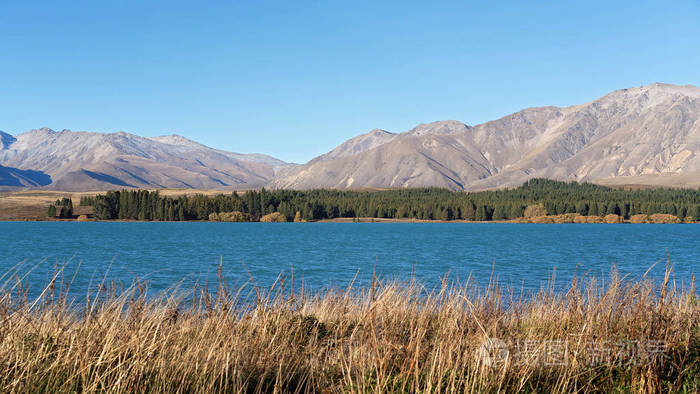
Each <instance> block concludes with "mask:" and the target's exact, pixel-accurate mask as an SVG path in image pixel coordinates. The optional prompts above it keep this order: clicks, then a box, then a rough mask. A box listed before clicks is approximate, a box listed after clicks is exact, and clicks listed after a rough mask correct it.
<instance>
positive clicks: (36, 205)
mask: <svg viewBox="0 0 700 394" xmlns="http://www.w3.org/2000/svg"><path fill="white" fill-rule="evenodd" d="M94 194H95V193H72V192H54V191H20V192H0V220H24V219H30V220H38V219H46V210H47V208H48V206H49V205H50V204H51V203H53V202H55V201H56V200H57V199H61V198H63V197H68V198H71V199H73V203H74V204H75V205H78V202H79V201H80V197H81V196H84V195H94Z"/></svg>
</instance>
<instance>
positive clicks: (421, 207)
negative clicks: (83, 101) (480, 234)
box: [81, 179, 700, 221]
mask: <svg viewBox="0 0 700 394" xmlns="http://www.w3.org/2000/svg"><path fill="white" fill-rule="evenodd" d="M81 205H92V206H94V212H95V216H96V217H97V218H99V219H134V220H169V221H182V220H207V219H208V218H209V216H210V214H212V213H221V212H241V213H244V214H246V215H249V217H250V218H251V220H254V221H256V220H259V219H260V218H261V217H262V216H264V215H266V214H270V213H273V212H280V213H282V214H283V215H284V216H285V217H286V218H287V219H288V220H290V221H291V220H293V219H294V218H295V216H297V219H298V218H299V216H301V218H302V219H303V220H308V221H311V220H320V219H333V218H339V217H345V218H354V217H373V218H396V219H401V218H414V219H428V220H455V219H462V220H476V221H489V220H504V219H515V218H518V217H522V216H523V213H524V211H525V208H526V207H528V206H532V205H539V206H541V207H543V209H544V211H546V213H547V214H549V215H558V214H563V213H577V214H579V215H583V216H587V215H596V216H604V215H607V214H617V215H620V216H622V217H624V218H629V217H630V216H632V215H635V214H640V213H641V214H654V213H664V214H671V215H675V216H677V217H679V218H681V219H684V218H686V217H689V218H691V219H692V220H700V190H697V189H671V188H654V189H638V190H623V189H619V188H610V187H605V186H599V185H594V184H590V183H577V182H558V181H552V180H547V179H532V180H530V181H528V182H526V183H525V184H523V185H522V186H520V187H516V188H512V189H504V190H493V191H483V192H474V193H465V192H454V191H449V190H446V189H439V188H418V189H401V190H386V191H339V190H308V191H294V190H273V191H270V190H265V189H261V190H259V191H247V192H245V193H240V194H239V193H230V194H220V195H216V196H205V195H201V194H198V195H188V196H179V197H166V196H162V195H160V194H159V193H158V192H157V191H155V192H151V191H147V190H121V191H110V192H107V193H106V194H102V195H97V196H94V197H83V198H82V199H81ZM297 213H298V215H297Z"/></svg>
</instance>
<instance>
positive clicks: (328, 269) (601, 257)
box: [0, 222, 700, 294]
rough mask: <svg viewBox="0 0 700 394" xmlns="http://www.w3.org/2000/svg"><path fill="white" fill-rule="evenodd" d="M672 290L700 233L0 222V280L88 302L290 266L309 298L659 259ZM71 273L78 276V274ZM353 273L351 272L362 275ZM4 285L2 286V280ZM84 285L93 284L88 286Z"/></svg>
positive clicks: (691, 268)
mask: <svg viewBox="0 0 700 394" xmlns="http://www.w3.org/2000/svg"><path fill="white" fill-rule="evenodd" d="M667 253H668V254H669V255H670V258H671V262H672V263H673V264H674V268H675V275H676V280H677V282H678V283H679V284H680V283H681V282H685V283H686V284H688V283H689V282H690V280H691V276H692V275H693V274H694V273H695V272H697V271H698V267H700V225H652V224H644V225H633V224H625V225H600V224H551V225H550V224H502V223H492V224H481V223H199V222H197V223H124V222H115V223H105V222H88V223H78V222H0V275H2V274H4V273H5V272H8V271H9V270H10V269H11V268H12V267H15V266H17V265H18V264H19V266H18V268H17V269H18V270H19V271H20V272H23V273H27V272H28V271H30V270H31V272H29V273H28V276H27V283H30V284H31V286H32V289H31V291H32V292H33V293H34V292H36V291H37V290H38V289H40V287H41V286H43V285H44V284H45V283H47V280H48V279H49V278H50V276H51V274H52V272H53V271H54V266H55V265H56V264H59V265H60V264H64V263H68V264H67V265H66V272H67V275H66V276H67V277H68V278H69V279H70V277H72V276H73V274H74V273H75V280H74V283H73V286H72V292H75V293H77V294H80V293H82V294H85V292H86V291H87V290H88V288H92V287H94V286H95V285H96V283H99V282H100V281H101V277H102V275H104V274H105V273H107V271H108V270H109V272H108V274H107V277H108V279H110V280H116V281H119V282H122V283H124V284H125V285H128V284H130V283H131V282H132V281H133V280H134V279H135V278H137V277H138V278H141V279H146V280H148V281H149V286H150V289H151V290H162V289H166V288H168V287H171V286H173V285H175V284H176V283H178V282H179V281H181V280H183V279H184V280H185V283H186V284H187V285H189V283H191V282H192V281H198V282H199V283H202V284H203V283H205V282H207V281H208V283H209V284H210V285H211V284H212V283H216V272H217V267H218V266H219V262H220V261H223V267H224V270H223V271H224V274H225V277H226V278H227V280H228V281H229V283H230V284H232V285H240V284H243V283H245V282H246V281H248V279H249V275H251V276H252V277H253V278H254V280H255V282H256V284H257V285H259V286H269V285H270V284H271V283H273V281H274V280H275V278H276V277H277V276H278V275H279V274H280V273H282V272H284V273H285V274H286V275H289V273H290V272H291V269H292V267H293V271H294V276H295V281H296V283H297V284H298V283H300V281H301V279H302V278H303V281H304V284H305V285H306V286H307V287H311V288H312V289H317V290H318V289H321V288H327V287H345V286H347V285H348V284H349V283H350V282H351V281H352V280H353V278H354V277H355V276H356V274H357V281H356V283H357V285H360V286H366V285H368V283H370V282H371V278H372V271H373V269H374V267H375V265H376V270H377V274H378V275H379V276H380V277H384V278H387V277H391V278H398V279H408V278H410V277H411V275H415V277H417V278H418V279H419V280H421V281H422V282H424V283H426V284H427V285H429V286H432V285H435V284H437V283H438V282H439V280H440V278H441V277H443V276H444V275H445V274H447V273H449V275H450V278H452V279H460V280H462V281H465V280H466V279H467V278H468V277H469V276H470V275H471V277H472V279H474V280H476V281H478V282H480V283H482V284H486V283H488V281H489V278H490V277H491V274H492V272H493V273H495V274H496V275H497V276H498V280H499V282H500V283H501V284H504V285H509V284H510V285H513V286H514V287H517V288H518V289H520V288H521V287H524V288H525V289H528V290H533V289H538V288H540V286H542V285H543V284H545V283H546V282H547V280H548V278H549V277H550V276H551V274H552V272H553V269H555V268H556V278H557V281H556V283H557V284H558V285H560V286H562V287H563V286H565V285H566V284H567V282H568V281H569V280H570V278H571V277H572V275H574V273H576V272H578V273H579V274H581V273H588V274H589V275H593V276H596V277H599V278H602V277H607V275H608V274H609V273H610V270H611V267H613V265H614V266H616V267H617V269H618V271H619V272H620V273H621V274H629V275H631V276H633V277H639V276H641V275H643V274H644V272H645V271H646V270H647V269H648V268H649V267H651V266H652V265H653V264H654V263H657V262H658V263H659V264H658V265H657V266H656V267H655V268H654V269H652V270H651V271H650V274H649V275H650V276H651V277H652V278H655V279H659V278H662V277H663V272H664V266H665V263H666V254H667ZM79 264H80V266H79V269H78V265H79ZM358 270H359V274H358ZM5 280H6V279H3V280H2V282H4V281H5ZM91 283H92V284H91Z"/></svg>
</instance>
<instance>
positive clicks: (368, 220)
mask: <svg viewBox="0 0 700 394" xmlns="http://www.w3.org/2000/svg"><path fill="white" fill-rule="evenodd" d="M0 222H79V223H266V222H261V221H249V222H212V221H209V220H134V219H115V220H101V219H92V218H91V219H87V220H81V219H78V218H73V219H59V218H55V219H49V218H9V219H1V220H0ZM267 223H280V222H267ZM281 223H426V224H430V223H464V224H468V223H473V224H489V223H496V224H509V223H511V224H698V222H683V221H681V222H675V223H672V222H666V223H634V222H631V221H630V220H623V221H621V222H616V223H605V222H602V223H576V222H528V221H525V220H523V218H520V219H513V220H481V221H479V220H464V219H459V220H429V219H392V218H335V219H321V220H314V221H305V222H291V221H290V222H281Z"/></svg>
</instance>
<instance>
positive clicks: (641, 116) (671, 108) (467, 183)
mask: <svg viewBox="0 0 700 394" xmlns="http://www.w3.org/2000/svg"><path fill="white" fill-rule="evenodd" d="M699 153H700V89H699V88H697V87H695V86H689V85H688V86H674V85H667V84H658V83H657V84H653V85H649V86H644V87H638V88H631V89H622V90H618V91H615V92H612V93H610V94H608V95H606V96H604V97H601V98H600V99H597V100H595V101H593V102H590V103H586V104H581V105H575V106H571V107H566V108H558V107H540V108H528V109H525V110H522V111H520V112H517V113H514V114H511V115H508V116H505V117H503V118H501V119H497V120H494V121H491V122H487V123H484V124H480V125H478V126H474V127H470V126H467V125H465V124H463V123H461V122H457V121H442V122H434V123H429V124H421V125H419V126H417V127H416V128H414V129H412V130H409V131H406V132H404V133H400V134H392V133H389V132H386V131H382V130H373V131H371V132H370V133H368V134H364V135H361V136H358V137H355V138H353V139H350V140H348V141H347V142H345V143H344V144H342V145H340V146H339V147H337V148H336V149H334V150H333V151H331V152H329V153H327V154H325V155H322V156H319V157H317V158H315V159H313V160H311V161H310V162H309V163H307V164H305V165H303V166H299V167H296V168H293V169H291V170H288V171H285V172H284V173H280V174H278V176H277V177H275V178H274V179H273V180H272V181H271V183H270V184H269V186H270V187H273V188H290V189H309V188H339V189H349V188H396V187H419V186H440V187H447V188H450V189H453V190H478V189H485V188H494V187H502V186H511V185H517V184H520V183H522V182H524V181H525V180H527V179H529V178H533V177H545V178H552V179H561V180H578V181H593V182H601V183H642V184H660V185H673V186H698V185H700V155H699Z"/></svg>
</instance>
